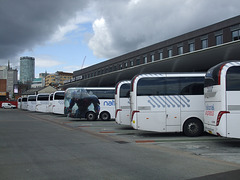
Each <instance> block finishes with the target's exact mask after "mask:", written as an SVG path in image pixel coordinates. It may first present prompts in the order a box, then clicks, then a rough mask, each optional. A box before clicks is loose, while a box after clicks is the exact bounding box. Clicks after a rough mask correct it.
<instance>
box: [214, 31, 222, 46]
mask: <svg viewBox="0 0 240 180" xmlns="http://www.w3.org/2000/svg"><path fill="white" fill-rule="evenodd" d="M215 39H216V45H220V44H222V43H223V35H222V34H220V35H217V36H215Z"/></svg>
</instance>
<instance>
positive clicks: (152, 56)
mask: <svg viewBox="0 0 240 180" xmlns="http://www.w3.org/2000/svg"><path fill="white" fill-rule="evenodd" d="M153 61H154V54H152V55H151V62H153Z"/></svg>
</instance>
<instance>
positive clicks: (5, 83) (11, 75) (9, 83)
mask: <svg viewBox="0 0 240 180" xmlns="http://www.w3.org/2000/svg"><path fill="white" fill-rule="evenodd" d="M17 74H18V70H17V69H12V68H11V67H10V63H9V62H8V66H0V80H1V83H0V84H1V85H0V94H1V95H4V96H6V95H7V94H8V95H9V98H10V99H12V98H13V95H14V93H15V92H14V86H15V85H17ZM0 99H1V98H0ZM4 100H6V97H5V99H4Z"/></svg>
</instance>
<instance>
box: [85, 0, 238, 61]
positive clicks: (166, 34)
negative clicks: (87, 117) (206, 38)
mask: <svg viewBox="0 0 240 180" xmlns="http://www.w3.org/2000/svg"><path fill="white" fill-rule="evenodd" d="M96 4H97V5H96V6H95V8H96V11H97V12H98V15H99V17H101V18H97V19H96V20H95V21H94V23H93V31H94V34H93V35H92V37H91V38H90V40H89V43H88V45H89V47H90V48H91V49H92V50H93V52H94V54H95V55H96V56H98V57H101V58H111V57H114V56H119V55H121V54H124V53H127V52H129V51H133V50H136V49H139V48H142V47H144V46H148V45H151V44H153V43H157V42H160V41H163V40H166V39H169V38H172V37H175V36H178V35H181V34H183V33H186V32H189V31H193V30H195V29H198V28H201V27H204V26H207V25H210V24H213V23H216V22H219V21H222V20H224V19H228V18H231V17H233V16H237V15H239V9H238V7H239V6H240V1H238V0H228V1H225V0H211V1H209V0H201V1H196V0H183V1H179V0H168V1H164V0H149V1H144V0H122V1H112V0H105V1H104V3H102V2H96ZM223 12H224V13H223Z"/></svg>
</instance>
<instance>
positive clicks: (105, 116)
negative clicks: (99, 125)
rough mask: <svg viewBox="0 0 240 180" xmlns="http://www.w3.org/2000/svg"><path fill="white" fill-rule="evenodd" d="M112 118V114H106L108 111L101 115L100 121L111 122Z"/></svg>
mask: <svg viewBox="0 0 240 180" xmlns="http://www.w3.org/2000/svg"><path fill="white" fill-rule="evenodd" d="M110 118H111V116H110V114H109V113H108V112H106V111H104V112H102V113H101V114H100V119H101V120H104V121H107V120H109V119H110Z"/></svg>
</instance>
